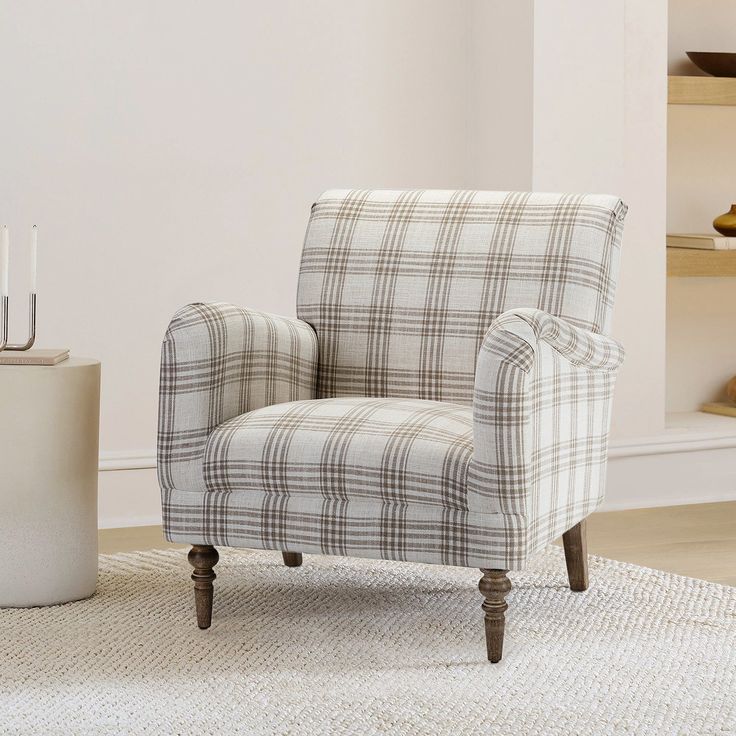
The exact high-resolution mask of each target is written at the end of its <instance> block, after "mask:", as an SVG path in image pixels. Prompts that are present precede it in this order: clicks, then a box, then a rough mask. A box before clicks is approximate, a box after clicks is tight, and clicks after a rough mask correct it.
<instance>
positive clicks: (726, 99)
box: [667, 77, 736, 105]
mask: <svg viewBox="0 0 736 736" xmlns="http://www.w3.org/2000/svg"><path fill="white" fill-rule="evenodd" d="M667 80H668V96H667V101H668V102H669V104H670V105H736V78H732V77H667Z"/></svg>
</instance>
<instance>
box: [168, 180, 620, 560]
mask: <svg viewBox="0 0 736 736" xmlns="http://www.w3.org/2000/svg"><path fill="white" fill-rule="evenodd" d="M625 209H626V208H625V206H624V205H623V204H622V203H621V202H620V200H617V199H615V198H613V197H606V196H591V195H585V196H571V195H539V194H507V193H489V192H328V193H327V194H326V195H324V196H323V197H322V198H321V199H320V200H319V202H318V203H317V204H316V205H315V207H314V208H313V212H312V218H311V220H310V225H309V230H308V233H307V239H306V244H305V249H304V256H303V261H302V268H301V274H300V284H299V299H298V302H299V308H298V313H299V316H300V318H301V320H303V321H300V320H287V319H283V318H279V317H273V316H270V315H263V314H260V313H257V312H251V311H249V310H241V309H237V308H235V307H230V306H227V305H192V306H190V307H188V308H186V309H185V310H183V311H182V312H180V313H179V314H178V315H177V316H176V317H175V319H174V321H173V322H172V325H171V327H170V328H169V331H168V332H167V335H166V339H165V341H164V349H163V359H162V370H161V381H162V382H161V405H160V420H159V477H160V480H161V486H162V494H163V507H164V529H165V533H166V536H167V538H168V539H170V540H172V541H181V542H190V543H194V544H215V545H235V546H245V547H262V548H266V549H282V550H289V551H300V552H315V553H327V554H347V555H357V556H365V557H380V558H384V559H396V560H414V561H421V562H433V563H439V564H454V565H472V566H479V567H497V568H518V567H520V566H522V565H523V564H524V561H525V560H526V558H527V557H528V556H529V554H531V553H532V552H534V551H535V550H537V549H539V548H541V547H543V546H544V545H545V544H547V543H548V542H549V541H550V540H551V539H552V538H554V537H555V536H558V535H559V534H560V533H561V532H563V531H565V530H566V529H568V528H570V527H571V526H573V525H574V524H575V523H576V522H577V521H579V520H580V519H581V518H583V517H585V516H586V515H587V514H588V513H590V511H592V510H593V509H594V508H595V506H596V505H597V504H598V503H599V502H600V500H601V498H602V493H603V484H604V477H605V460H606V444H607V436H608V427H609V414H610V406H611V398H612V391H613V382H614V376H615V371H616V368H617V367H618V365H619V363H620V362H621V359H622V357H623V353H622V350H621V348H620V346H619V345H618V344H617V343H616V342H615V341H613V340H611V339H610V338H607V337H605V336H604V335H602V334H600V333H601V332H602V331H604V330H605V329H606V328H607V325H608V323H609V321H610V311H611V306H612V301H613V289H614V286H615V281H616V275H617V264H618V249H619V241H620V235H621V226H622V221H623V217H624V214H625ZM318 346H319V349H318Z"/></svg>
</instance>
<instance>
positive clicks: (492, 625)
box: [478, 568, 511, 662]
mask: <svg viewBox="0 0 736 736" xmlns="http://www.w3.org/2000/svg"><path fill="white" fill-rule="evenodd" d="M481 572H482V573H483V577H482V578H481V579H480V582H479V583H478V590H480V592H481V595H482V596H483V598H484V601H483V603H482V605H481V608H482V609H483V612H484V613H485V627H486V650H487V651H488V659H489V661H491V662H500V661H501V657H502V656H503V633H504V627H505V624H506V616H505V615H504V614H505V613H506V609H507V608H508V607H509V604H508V603H506V600H505V599H506V596H507V595H508V592H509V591H510V590H511V581H510V580H509V579H508V577H506V573H507V572H508V570H488V569H486V568H481Z"/></svg>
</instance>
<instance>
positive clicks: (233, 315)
mask: <svg viewBox="0 0 736 736" xmlns="http://www.w3.org/2000/svg"><path fill="white" fill-rule="evenodd" d="M316 375H317V336H316V334H315V332H314V330H313V329H312V327H311V326H310V325H308V324H307V323H306V322H302V321H301V320H296V319H288V318H286V317H278V316H275V315H271V314H265V313H263V312H256V311H254V310H250V309H243V308H240V307H235V306H232V305H230V304H220V303H217V304H190V305H188V306H186V307H184V308H183V309H181V310H179V311H178V312H177V313H176V314H175V315H174V318H173V319H172V321H171V323H170V324H169V328H168V330H167V331H166V336H165V338H164V342H163V346H162V349H161V378H160V388H159V419H158V474H159V482H160V484H161V487H162V489H171V488H177V489H179V490H188V491H194V490H205V485H204V479H203V476H202V458H203V454H204V447H205V444H206V441H207V437H208V436H209V434H210V432H211V431H212V430H213V429H214V428H215V427H217V426H218V425H219V424H222V422H224V421H227V420H228V419H231V418H232V417H235V416H237V415H238V414H243V413H245V412H247V411H251V410H253V409H258V408H261V407H263V406H268V405H270V404H279V403H282V402H287V401H296V400H300V399H312V398H314V397H315V388H316Z"/></svg>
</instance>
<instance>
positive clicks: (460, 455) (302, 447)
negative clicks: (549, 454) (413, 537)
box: [204, 397, 473, 509]
mask: <svg viewBox="0 0 736 736" xmlns="http://www.w3.org/2000/svg"><path fill="white" fill-rule="evenodd" d="M472 455H473V417H472V411H471V409H470V407H465V406H458V405H457V404H446V403H442V402H439V401H421V400H416V399H364V398H354V397H351V398H344V399H321V400H319V401H295V402H291V403H289V404H277V405H276V406H267V407H265V408H263V409H258V410H257V411H252V412H249V413H248V414H243V415H242V416H239V417H236V418H235V419H231V420H230V421H229V422H225V423H224V424H221V425H220V426H219V427H218V428H217V429H215V430H214V432H212V434H211V435H210V438H209V441H208V443H207V448H206V450H205V461H204V477H205V482H206V484H207V488H208V489H209V490H212V491H214V490H227V491H261V490H262V491H265V492H266V493H267V494H269V495H270V496H273V497H276V496H279V495H285V496H298V495H307V496H311V497H316V498H317V499H318V500H320V501H321V500H323V499H324V501H325V502H326V503H330V502H333V501H337V502H339V501H348V500H351V499H361V498H362V499H366V500H381V501H384V502H387V503H401V504H407V503H429V504H436V505H439V506H447V507H448V508H455V509H466V508H467V493H466V474H467V471H468V464H469V463H470V459H471V457H472Z"/></svg>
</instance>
